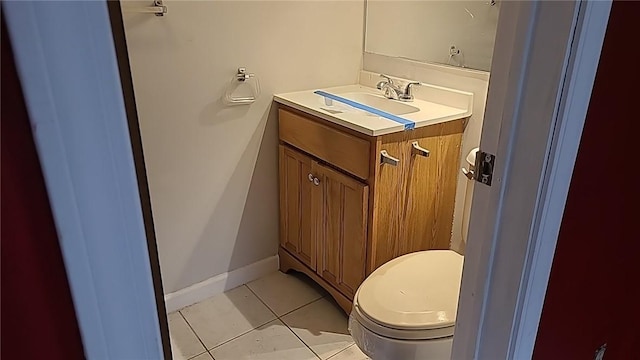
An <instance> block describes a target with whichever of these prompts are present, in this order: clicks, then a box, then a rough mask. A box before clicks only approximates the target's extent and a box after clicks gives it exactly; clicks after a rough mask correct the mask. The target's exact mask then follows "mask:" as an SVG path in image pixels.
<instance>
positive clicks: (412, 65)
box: [363, 53, 489, 253]
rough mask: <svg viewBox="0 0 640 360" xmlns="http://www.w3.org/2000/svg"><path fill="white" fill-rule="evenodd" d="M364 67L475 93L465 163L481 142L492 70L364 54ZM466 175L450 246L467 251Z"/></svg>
mask: <svg viewBox="0 0 640 360" xmlns="http://www.w3.org/2000/svg"><path fill="white" fill-rule="evenodd" d="M363 67H364V70H368V71H373V72H379V73H385V74H388V75H392V76H397V77H401V78H405V79H412V80H419V81H422V82H426V83H429V84H433V85H439V86H444V87H449V88H452V89H457V90H463V91H469V92H472V93H473V115H472V116H471V119H470V120H469V123H468V124H467V127H466V128H465V131H464V135H463V138H462V152H461V154H460V164H459V166H465V167H466V166H467V165H466V161H465V159H466V157H467V154H468V153H469V151H471V149H473V148H475V147H478V146H479V144H480V135H481V133H482V121H483V120H484V107H485V102H486V100H487V89H488V87H489V73H488V72H485V71H478V70H470V69H461V68H457V67H452V66H442V65H435V64H426V63H420V62H417V61H411V60H406V59H400V58H394V57H388V56H383V55H377V54H371V53H365V54H364V59H363ZM467 184H468V180H467V178H466V177H465V176H464V175H462V173H461V172H459V173H458V184H457V190H456V205H455V210H454V214H453V234H452V237H451V248H452V249H454V250H456V251H458V252H460V253H464V247H465V246H464V245H465V244H464V243H463V241H462V227H463V225H464V224H463V221H462V218H463V216H462V215H463V210H464V201H465V194H466V186H467Z"/></svg>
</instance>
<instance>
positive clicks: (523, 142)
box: [452, 1, 611, 359]
mask: <svg viewBox="0 0 640 360" xmlns="http://www.w3.org/2000/svg"><path fill="white" fill-rule="evenodd" d="M501 6H502V8H501V11H500V18H499V23H498V30H497V36H496V41H495V50H494V56H493V62H492V68H491V79H490V82H489V92H488V99H487V106H486V112H485V117H484V123H483V129H482V130H483V132H482V138H481V142H480V149H481V151H484V152H486V153H490V154H495V155H496V158H495V164H494V167H493V181H492V185H491V186H487V185H484V184H477V185H476V186H475V189H474V195H473V207H472V210H471V220H470V228H469V237H468V240H467V247H466V252H465V264H464V272H463V279H462V287H461V294H460V302H459V309H458V321H457V323H456V331H455V337H454V345H453V354H452V358H453V359H507V358H508V359H514V358H515V359H525V358H530V357H531V354H532V352H533V345H534V342H535V335H536V332H537V326H538V321H539V318H540V311H541V309H542V303H543V301H544V293H545V290H546V285H547V281H548V276H549V271H550V267H551V262H552V260H553V251H554V249H555V242H556V238H557V234H558V230H559V225H560V220H561V218H562V211H563V208H564V201H565V199H566V194H567V190H568V186H569V182H570V179H571V172H572V169H573V164H574V161H575V156H576V153H577V149H578V143H579V139H580V134H581V131H582V126H583V124H584V118H585V114H586V110H587V106H588V102H589V97H590V94H591V88H592V87H593V80H594V77H595V72H596V70H597V62H598V58H599V56H600V49H601V47H602V42H603V39H604V32H605V30H606V24H607V19H608V15H609V10H610V7H611V3H610V2H572V1H564V2H546V1H543V2H520V1H517V2H503V3H502V4H501ZM477 171H479V169H477Z"/></svg>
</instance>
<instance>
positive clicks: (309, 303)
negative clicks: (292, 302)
mask: <svg viewBox="0 0 640 360" xmlns="http://www.w3.org/2000/svg"><path fill="white" fill-rule="evenodd" d="M322 299H324V297H322V296H321V297H319V298H317V299H315V300H311V301H309V302H308V303H306V304H304V305H300V306H298V307H297V308H295V309H293V310H290V311H287V312H286V313H284V314H282V315H280V316H278V318H282V317H284V316H287V315H289V314H291V313H292V312H294V311H297V310H300V309H302V308H303V307H305V306H307V305H311V304H313V303H314V302H318V301H320V300H322ZM276 316H277V315H276Z"/></svg>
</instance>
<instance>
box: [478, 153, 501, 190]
mask: <svg viewBox="0 0 640 360" xmlns="http://www.w3.org/2000/svg"><path fill="white" fill-rule="evenodd" d="M495 161H496V156H495V155H493V154H489V153H486V152H484V151H482V150H480V151H478V155H477V156H476V164H475V179H476V181H477V182H479V183H483V184H485V185H488V186H491V180H492V179H493V166H494V164H495Z"/></svg>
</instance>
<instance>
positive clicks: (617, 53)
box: [534, 2, 640, 360]
mask: <svg viewBox="0 0 640 360" xmlns="http://www.w3.org/2000/svg"><path fill="white" fill-rule="evenodd" d="M638 14H640V2H614V4H613V8H612V12H611V17H610V19H609V24H608V28H607V33H606V36H605V43H604V47H603V50H602V55H601V59H600V63H599V66H598V73H597V75H596V81H595V85H594V88H593V93H592V95H591V101H590V104H589V110H588V114H587V119H586V123H585V127H584V132H583V134H582V140H581V142H580V148H579V153H578V157H577V160H576V164H575V168H574V171H573V177H572V180H571V187H570V190H569V195H568V198H567V204H566V207H565V212H564V217H563V220H562V226H561V229H560V234H559V237H558V244H557V248H556V253H555V257H554V261H553V266H552V270H551V277H550V280H549V286H548V289H547V294H546V298H545V303H544V308H543V311H542V318H541V321H540V327H539V329H538V336H537V340H536V345H535V350H534V358H535V359H563V360H570V359H593V358H594V355H595V351H596V349H598V348H599V347H600V346H601V345H602V344H604V343H606V344H607V350H606V352H605V356H604V359H605V360H615V359H640V316H639V314H640V289H639V287H640V216H639V214H640V210H639V207H640V203H639V201H640V191H639V189H640V176H639V175H640V170H638V167H640V141H639V140H638V139H639V138H640V133H638V129H640V126H639V123H640V112H639V111H638V109H640V107H639V104H640V57H639V56H640V50H639V49H638V45H639V44H640V42H639V40H638V38H639V37H640V30H638V29H639V28H638V26H639V25H640V16H639V15H638Z"/></svg>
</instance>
